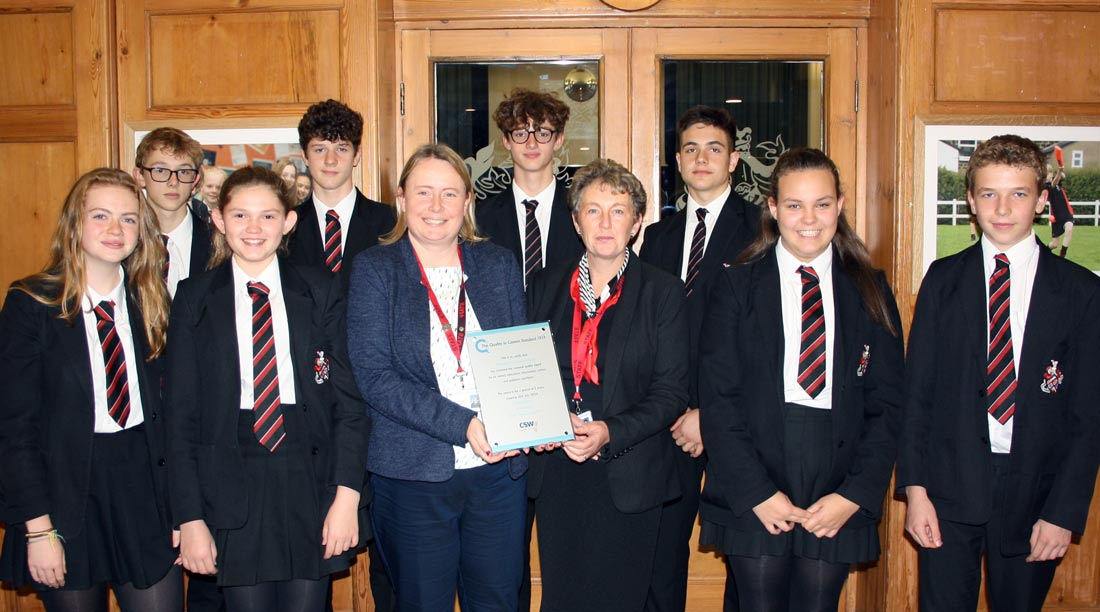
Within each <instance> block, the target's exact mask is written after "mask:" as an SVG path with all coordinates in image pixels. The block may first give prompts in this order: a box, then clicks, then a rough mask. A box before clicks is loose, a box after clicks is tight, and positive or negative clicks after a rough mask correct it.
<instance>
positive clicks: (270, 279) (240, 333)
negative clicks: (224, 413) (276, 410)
mask: <svg viewBox="0 0 1100 612" xmlns="http://www.w3.org/2000/svg"><path fill="white" fill-rule="evenodd" d="M231 261H232V262H233V264H232V265H233V307H234V311H235V313H234V314H235V317H234V318H235V320H236V323H237V358H238V362H239V363H240V367H241V410H252V407H253V403H254V398H253V392H252V386H253V382H254V377H253V373H252V357H253V355H252V296H250V295H248V283H250V282H260V283H263V284H264V285H266V286H267V288H268V290H269V291H270V293H269V294H268V296H267V301H268V302H269V303H270V304H271V330H272V332H273V333H274V334H275V355H276V367H277V368H278V374H279V402H280V403H283V404H293V403H295V402H296V399H295V395H294V361H293V360H292V359H291V357H290V330H289V324H288V323H287V318H286V302H284V301H283V284H282V281H281V277H280V276H279V258H277V257H276V258H275V259H272V260H271V264H270V265H268V266H267V269H265V270H264V271H263V272H262V273H260V276H259V277H257V278H252V277H250V276H249V275H248V274H247V273H246V272H245V271H244V270H242V269H241V268H240V266H238V265H237V261H236V260H231Z"/></svg>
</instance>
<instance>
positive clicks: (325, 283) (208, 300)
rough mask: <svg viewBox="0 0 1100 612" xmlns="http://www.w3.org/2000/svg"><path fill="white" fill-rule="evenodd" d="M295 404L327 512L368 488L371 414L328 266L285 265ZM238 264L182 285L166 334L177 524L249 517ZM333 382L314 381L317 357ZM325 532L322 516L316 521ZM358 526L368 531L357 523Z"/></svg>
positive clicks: (293, 431) (289, 415)
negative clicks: (339, 491)
mask: <svg viewBox="0 0 1100 612" xmlns="http://www.w3.org/2000/svg"><path fill="white" fill-rule="evenodd" d="M279 271H280V276H281V280H282V290H283V299H284V301H285V303H286V312H287V327H288V328H289V330H290V349H291V355H292V358H293V360H294V370H295V371H294V388H295V394H296V396H297V404H295V405H294V406H293V409H290V410H285V411H284V415H283V416H284V419H285V421H286V431H287V436H295V435H300V436H304V437H306V438H308V444H309V445H310V446H311V451H312V457H313V469H314V475H315V476H316V482H315V485H316V487H315V489H314V490H313V491H295V492H294V493H295V494H296V495H313V496H315V497H316V499H317V500H318V504H317V505H318V507H319V508H321V512H322V513H323V512H326V511H327V508H328V504H330V503H331V501H332V499H333V496H334V495H335V491H336V486H337V485H343V486H345V487H350V488H352V489H355V490H357V491H361V493H362V496H361V498H360V505H361V506H365V505H366V503H367V502H368V501H369V497H370V491H369V489H365V484H364V482H365V473H366V440H367V435H368V433H369V432H368V428H369V421H368V419H367V414H366V412H367V408H366V405H365V404H364V402H363V400H362V399H361V398H360V397H359V392H358V391H357V390H356V388H355V383H354V382H353V381H352V378H351V371H350V369H349V367H348V360H347V339H346V334H345V331H344V297H343V292H342V290H341V288H340V284H339V282H338V281H336V280H335V278H334V277H333V276H332V275H331V274H329V273H327V272H324V271H322V270H318V269H314V268H309V267H298V266H294V265H292V264H290V263H288V262H287V261H286V260H280V262H279ZM232 283H233V270H232V264H230V263H229V262H226V263H225V264H222V265H221V266H218V267H217V268H215V269H213V270H210V271H208V272H206V273H204V274H201V275H198V276H194V277H191V278H189V279H187V280H186V281H183V282H181V283H180V285H179V290H178V291H177V292H176V298H175V300H173V302H172V316H171V319H170V323H169V326H168V329H169V330H170V333H169V335H168V366H167V367H168V372H167V374H168V375H167V385H166V390H167V397H168V415H169V422H170V423H171V428H172V438H171V440H170V443H169V451H170V453H171V458H172V473H171V476H172V481H171V485H172V488H171V493H172V508H173V510H174V515H173V516H174V518H175V520H176V524H180V523H185V522H188V521H191V520H195V519H203V520H205V521H206V523H207V525H208V526H210V527H211V528H217V529H234V528H237V527H240V526H241V525H242V524H243V523H244V521H245V519H246V517H247V516H248V503H249V499H248V496H247V493H246V492H247V490H248V487H247V486H246V483H245V481H244V479H245V473H244V465H243V462H242V459H241V452H240V447H239V446H238V444H237V419H238V418H239V416H240V413H241V409H240V398H241V393H240V387H241V382H240V380H241V378H240V365H239V362H238V357H237V354H238V353H237V328H236V322H235V318H234V316H235V315H234V298H233V286H232ZM322 351H323V352H324V357H325V358H327V359H328V362H329V378H328V380H322V381H321V383H318V382H317V379H315V373H314V364H315V362H316V360H317V358H318V356H319V355H320V354H321V352H322ZM315 518H316V521H315V523H316V524H317V525H318V526H320V525H321V520H322V519H323V516H320V517H315ZM361 528H362V526H361Z"/></svg>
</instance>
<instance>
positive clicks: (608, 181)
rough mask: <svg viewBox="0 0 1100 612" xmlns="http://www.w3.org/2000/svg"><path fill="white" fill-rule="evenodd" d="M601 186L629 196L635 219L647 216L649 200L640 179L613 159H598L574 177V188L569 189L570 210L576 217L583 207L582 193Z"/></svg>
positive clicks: (578, 171)
mask: <svg viewBox="0 0 1100 612" xmlns="http://www.w3.org/2000/svg"><path fill="white" fill-rule="evenodd" d="M599 184H604V185H607V186H608V187H610V188H611V190H612V191H614V192H615V193H625V194H627V195H629V196H630V203H631V204H633V205H634V206H633V207H634V218H635V219H640V218H642V217H643V216H645V208H646V200H647V198H646V193H645V187H644V186H642V182H641V181H639V180H638V177H636V176H634V175H633V174H632V173H631V172H630V170H627V169H626V168H624V167H623V166H622V165H621V164H620V163H619V162H617V161H615V160H613V159H597V160H595V161H592V162H589V164H588V165H587V166H585V167H583V168H581V169H580V170H577V173H576V174H574V175H573V186H572V187H571V188H570V189H569V209H570V211H572V213H573V216H574V217H576V216H577V211H578V209H579V208H580V205H581V192H583V191H584V190H585V188H586V187H589V186H591V185H599Z"/></svg>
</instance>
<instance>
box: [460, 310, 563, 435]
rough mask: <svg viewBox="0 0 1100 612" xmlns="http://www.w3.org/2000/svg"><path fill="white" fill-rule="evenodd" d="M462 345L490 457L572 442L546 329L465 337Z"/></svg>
mask: <svg viewBox="0 0 1100 612" xmlns="http://www.w3.org/2000/svg"><path fill="white" fill-rule="evenodd" d="M466 341H467V342H471V343H472V344H471V345H470V346H471V347H472V348H473V350H472V351H470V353H469V357H470V370H471V373H472V374H473V376H474V382H475V383H476V384H477V391H478V396H479V399H480V401H481V420H482V422H484V423H485V435H486V437H488V438H489V444H490V445H492V447H493V452H494V453H498V452H501V451H506V450H512V449H516V448H529V447H533V446H538V445H539V444H547V443H550V442H564V441H566V440H572V439H573V426H572V424H571V423H570V421H569V404H568V402H567V401H566V398H565V390H564V389H563V388H562V382H561V373H560V372H559V371H558V360H557V355H556V354H555V352H554V338H553V336H552V335H551V333H550V324H549V323H533V324H530V325H518V326H516V327H505V328H501V329H491V330H486V331H478V332H470V333H469V335H468V336H467V340H466Z"/></svg>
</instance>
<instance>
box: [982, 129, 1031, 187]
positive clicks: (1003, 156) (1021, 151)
mask: <svg viewBox="0 0 1100 612" xmlns="http://www.w3.org/2000/svg"><path fill="white" fill-rule="evenodd" d="M1046 163H1047V156H1046V155H1044V154H1043V150H1042V149H1040V148H1039V145H1037V144H1035V143H1034V142H1032V141H1031V140H1029V139H1027V138H1024V137H1023V136H1017V135H1015V134H1002V135H1000V136H994V137H993V138H990V139H989V140H987V141H985V142H983V143H981V144H980V145H978V148H976V149H974V153H972V154H971V155H970V162H969V163H968V164H967V167H966V191H967V192H968V193H969V192H971V191H973V190H974V175H975V174H977V172H978V170H981V169H982V168H985V167H986V166H1012V167H1013V168H1026V169H1028V170H1031V171H1033V172H1035V189H1036V192H1040V191H1042V190H1043V179H1044V178H1045V177H1046Z"/></svg>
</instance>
